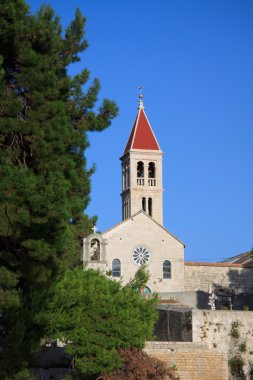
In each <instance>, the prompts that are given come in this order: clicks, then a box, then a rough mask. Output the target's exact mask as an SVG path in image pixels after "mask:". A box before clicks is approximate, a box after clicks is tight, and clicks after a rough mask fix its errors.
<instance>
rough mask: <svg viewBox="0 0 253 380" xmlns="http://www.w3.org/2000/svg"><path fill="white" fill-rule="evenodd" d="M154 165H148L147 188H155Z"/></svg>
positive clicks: (151, 163) (152, 163)
mask: <svg viewBox="0 0 253 380" xmlns="http://www.w3.org/2000/svg"><path fill="white" fill-rule="evenodd" d="M155 176H156V173H155V164H154V162H150V163H149V164H148V185H149V186H155V185H156V180H155Z"/></svg>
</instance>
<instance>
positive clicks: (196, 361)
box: [145, 342, 228, 380]
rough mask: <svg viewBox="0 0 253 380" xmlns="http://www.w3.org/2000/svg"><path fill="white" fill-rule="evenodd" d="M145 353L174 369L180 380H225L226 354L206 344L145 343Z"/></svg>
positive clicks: (226, 369)
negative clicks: (211, 348)
mask: <svg viewBox="0 0 253 380" xmlns="http://www.w3.org/2000/svg"><path fill="white" fill-rule="evenodd" d="M145 351H146V352H147V353H148V354H149V355H151V356H154V357H156V358H157V359H160V360H162V361H163V362H165V363H166V364H168V365H169V366H172V367H174V368H176V372H177V373H178V375H179V376H180V380H203V379H206V380H227V379H228V366H227V354H226V353H224V352H222V351H220V350H218V349H217V350H216V351H214V350H210V349H209V348H208V346H207V344H203V343H190V342H147V343H146V347H145Z"/></svg>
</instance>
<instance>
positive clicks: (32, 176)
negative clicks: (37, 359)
mask: <svg viewBox="0 0 253 380" xmlns="http://www.w3.org/2000/svg"><path fill="white" fill-rule="evenodd" d="M84 25H85V18H84V17H83V16H82V14H81V13H80V11H79V10H77V11H76V15H75V19H74V20H73V21H72V23H71V24H70V26H69V27H68V28H67V29H66V31H65V34H63V32H62V28H61V24H60V20H59V18H58V17H56V16H55V15H54V11H53V10H52V9H51V8H50V7H49V6H43V7H42V8H41V9H40V10H39V11H38V13H37V14H35V15H31V14H30V13H29V9H28V6H27V4H26V3H25V2H24V1H23V0H2V1H1V10H0V178H1V181H0V351H1V358H0V377H1V378H5V376H7V374H8V371H9V372H10V373H11V374H12V373H16V372H17V371H18V370H19V369H20V368H22V362H23V360H24V359H25V358H26V356H27V354H28V353H29V352H30V351H31V350H32V348H33V347H35V346H36V344H38V342H39V339H40V338H41V337H42V336H43V326H41V325H40V324H36V322H35V321H36V313H37V311H38V310H37V309H38V308H39V309H41V308H43V303H44V301H45V300H46V299H47V293H48V291H50V288H51V287H52V286H53V284H54V281H55V278H56V276H57V274H58V273H59V272H60V271H61V270H63V269H64V268H66V267H71V266H72V267H74V266H75V265H76V264H77V263H78V259H79V241H78V236H79V235H80V233H81V232H88V231H90V228H91V227H92V225H93V223H94V222H95V218H88V217H87V216H86V215H84V214H83V210H84V209H85V207H86V206H87V204H88V202H89V193H90V175H91V174H92V171H93V170H87V168H86V160H85V157H84V152H85V149H86V148H87V146H88V141H87V131H102V130H103V129H105V128H106V127H108V126H109V125H110V122H111V120H112V118H113V117H115V116H116V114H117V106H116V105H115V103H113V102H111V101H109V100H108V99H105V100H104V101H103V103H102V106H101V107H100V109H99V111H98V112H97V113H96V112H94V111H93V108H94V105H95V103H96V101H97V95H98V92H99V89H100V84H99V81H98V80H97V79H95V80H94V81H93V83H91V85H89V86H88V83H89V71H88V70H87V69H85V70H84V71H83V72H81V73H80V74H79V75H77V76H75V77H74V78H71V77H70V76H69V75H68V74H67V68H68V66H69V64H71V63H73V62H77V61H78V60H79V56H78V54H79V53H80V52H81V51H83V50H85V49H86V47H87V42H86V40H85V39H84ZM84 85H86V86H88V88H87V90H86V92H85V93H84V92H83V87H84ZM38 300H39V301H40V304H38Z"/></svg>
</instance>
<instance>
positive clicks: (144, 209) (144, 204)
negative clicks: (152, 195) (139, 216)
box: [142, 197, 146, 212]
mask: <svg viewBox="0 0 253 380" xmlns="http://www.w3.org/2000/svg"><path fill="white" fill-rule="evenodd" d="M142 210H143V211H145V212H146V198H144V197H143V198H142Z"/></svg>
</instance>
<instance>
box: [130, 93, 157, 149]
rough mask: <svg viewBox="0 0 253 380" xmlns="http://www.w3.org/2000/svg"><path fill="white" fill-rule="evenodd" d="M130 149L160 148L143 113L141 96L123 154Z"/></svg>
mask: <svg viewBox="0 0 253 380" xmlns="http://www.w3.org/2000/svg"><path fill="white" fill-rule="evenodd" d="M131 149H142V150H160V147H159V144H158V142H157V140H156V137H155V135H154V132H153V130H152V128H151V125H150V123H149V121H148V118H147V116H146V114H145V111H144V107H143V102H142V98H141V97H140V101H139V108H138V113H137V116H136V119H135V122H134V125H133V128H132V130H131V133H130V136H129V139H128V142H127V145H126V147H125V150H124V154H125V153H126V152H128V151H129V150H131Z"/></svg>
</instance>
